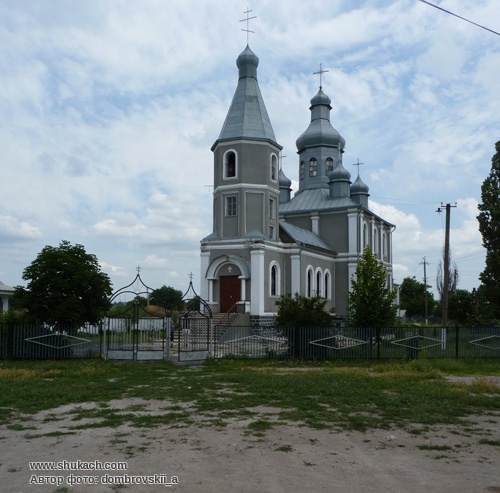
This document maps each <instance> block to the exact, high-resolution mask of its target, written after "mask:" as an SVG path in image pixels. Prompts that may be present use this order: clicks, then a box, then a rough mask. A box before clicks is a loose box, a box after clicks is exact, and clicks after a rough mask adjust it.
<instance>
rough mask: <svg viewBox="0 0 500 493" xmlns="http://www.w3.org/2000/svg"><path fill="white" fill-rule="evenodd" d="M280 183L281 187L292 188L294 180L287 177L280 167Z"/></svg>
mask: <svg viewBox="0 0 500 493" xmlns="http://www.w3.org/2000/svg"><path fill="white" fill-rule="evenodd" d="M279 185H280V188H282V187H283V188H290V187H291V186H292V180H290V179H289V178H287V177H286V176H285V173H283V170H282V169H280V171H279Z"/></svg>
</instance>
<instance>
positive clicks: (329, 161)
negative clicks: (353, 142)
mask: <svg viewBox="0 0 500 493" xmlns="http://www.w3.org/2000/svg"><path fill="white" fill-rule="evenodd" d="M332 171H333V159H332V158H331V157H327V158H326V161H325V174H326V175H328V174H329V173H331V172H332Z"/></svg>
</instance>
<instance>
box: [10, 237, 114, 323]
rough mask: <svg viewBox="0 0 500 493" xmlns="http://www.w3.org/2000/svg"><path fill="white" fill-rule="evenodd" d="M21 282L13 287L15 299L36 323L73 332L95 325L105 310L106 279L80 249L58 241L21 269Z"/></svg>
mask: <svg viewBox="0 0 500 493" xmlns="http://www.w3.org/2000/svg"><path fill="white" fill-rule="evenodd" d="M23 279H24V280H25V281H28V284H27V286H26V288H24V287H21V286H18V287H16V295H17V296H18V297H19V303H20V305H21V306H22V307H23V308H25V309H27V311H28V313H29V315H30V317H31V318H33V319H34V320H37V321H39V322H46V323H49V324H54V325H58V326H60V327H63V328H64V329H65V330H76V329H77V327H78V326H80V325H81V324H83V323H85V322H89V323H97V322H99V321H100V320H101V319H102V317H103V316H104V314H105V313H106V311H107V310H108V308H109V297H110V296H111V293H112V288H111V282H110V279H109V277H108V275H107V274H105V273H103V272H101V270H100V267H99V263H98V261H97V257H96V256H95V255H92V254H88V253H87V252H86V251H85V248H84V247H83V246H82V245H71V244H70V243H69V242H68V241H62V242H61V244H60V245H59V247H52V246H46V247H44V248H43V249H42V251H41V252H40V253H39V254H38V256H37V258H36V259H35V260H34V261H33V262H32V263H31V265H30V266H29V267H26V269H24V272H23Z"/></svg>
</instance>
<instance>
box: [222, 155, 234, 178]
mask: <svg viewBox="0 0 500 493" xmlns="http://www.w3.org/2000/svg"><path fill="white" fill-rule="evenodd" d="M235 177H236V153H235V152H234V151H228V152H226V154H224V178H235Z"/></svg>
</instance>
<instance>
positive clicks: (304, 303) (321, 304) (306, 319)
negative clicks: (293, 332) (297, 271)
mask: <svg viewBox="0 0 500 493" xmlns="http://www.w3.org/2000/svg"><path fill="white" fill-rule="evenodd" d="M326 301H327V300H326V299H325V298H321V297H320V296H313V297H311V298H308V297H307V296H301V295H300V294H299V293H295V296H293V297H292V295H291V294H289V293H288V294H285V295H282V296H281V298H280V299H279V300H278V301H277V302H276V305H277V306H278V313H277V315H276V324H277V325H280V326H289V327H326V326H328V325H330V324H331V323H332V317H331V315H330V314H329V313H328V312H327V311H325V305H326Z"/></svg>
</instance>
